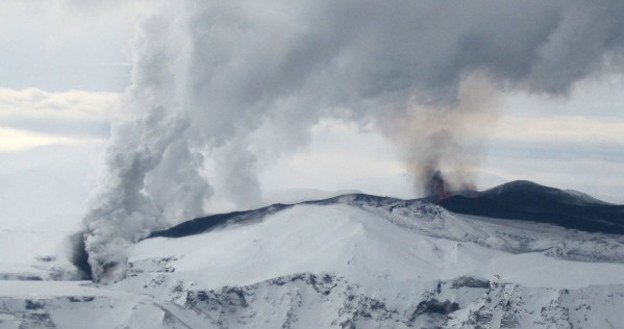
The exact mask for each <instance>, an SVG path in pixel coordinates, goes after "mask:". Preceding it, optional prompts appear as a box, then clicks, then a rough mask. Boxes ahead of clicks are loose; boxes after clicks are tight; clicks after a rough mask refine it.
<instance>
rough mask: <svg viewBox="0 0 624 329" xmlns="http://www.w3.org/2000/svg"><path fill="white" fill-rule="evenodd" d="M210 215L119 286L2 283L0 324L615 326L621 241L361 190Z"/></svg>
mask: <svg viewBox="0 0 624 329" xmlns="http://www.w3.org/2000/svg"><path fill="white" fill-rule="evenodd" d="M211 218H213V219H214V218H220V220H219V223H218V225H204V224H202V223H201V221H195V222H194V224H193V225H190V226H187V228H189V227H190V228H192V230H190V231H189V230H186V231H185V230H182V231H179V232H186V233H189V232H192V234H191V233H189V234H178V235H176V236H179V237H177V238H171V237H164V236H158V234H155V235H154V237H152V238H149V239H145V240H143V241H141V242H139V243H137V244H136V245H133V246H132V247H131V248H130V249H129V250H128V255H129V260H130V263H129V267H130V272H129V275H128V277H127V278H125V279H123V280H121V281H119V282H117V283H115V284H110V285H96V284H93V283H90V282H84V281H71V282H70V281H65V282H63V281H16V279H19V278H18V277H7V278H5V280H4V281H2V280H0V328H2V329H3V328H85V327H86V326H88V327H90V328H125V327H128V328H253V327H255V328H278V327H282V328H434V327H439V328H610V327H613V326H615V327H617V325H618V324H621V323H624V314H623V313H622V312H618V310H619V309H622V308H623V307H624V238H623V237H622V236H619V235H607V234H600V233H587V232H581V231H575V230H569V229H565V228H562V227H558V226H553V225H548V224H538V223H531V222H523V221H509V220H503V219H492V218H482V217H474V216H466V215H457V214H453V213H450V212H448V211H446V210H444V209H443V208H441V207H438V206H435V205H432V204H427V203H422V202H419V201H403V200H396V199H389V198H380V197H373V196H364V195H350V196H343V197H338V198H333V199H330V200H325V201H320V202H310V203H306V204H299V205H294V206H285V205H277V206H273V207H268V208H263V209H260V210H257V211H252V212H239V213H233V214H229V215H227V216H222V217H211ZM196 224H197V225H196ZM199 224H201V225H199ZM172 236H174V235H172ZM51 263H54V262H51ZM64 270H65V271H68V270H69V269H68V268H64ZM42 278H43V279H49V278H50V279H53V278H57V279H58V278H59V277H52V276H50V277H42ZM7 279H8V280H7ZM11 280H12V281H11Z"/></svg>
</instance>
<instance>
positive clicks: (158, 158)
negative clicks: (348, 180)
mask: <svg viewBox="0 0 624 329" xmlns="http://www.w3.org/2000/svg"><path fill="white" fill-rule="evenodd" d="M622 21H624V3H622V2H621V1H619V0H601V1H594V2H591V3H588V2H584V1H563V0H562V1H551V2H543V1H532V0H531V1H522V2H518V1H497V2H492V1H473V2H461V3H449V2H441V1H432V0H431V1H418V2H412V1H402V0H396V1H394V0H393V1H372V0H371V1H355V0H346V1H303V2H292V1H285V0H282V1H270V2H262V1H260V2H259V1H251V0H249V1H227V2H223V1H194V0H188V1H183V2H181V3H180V5H179V8H173V7H172V8H168V10H167V11H165V12H163V13H161V14H158V15H154V16H152V17H150V18H149V19H147V20H145V21H143V22H142V23H141V27H140V29H139V31H138V34H137V37H136V39H135V40H134V42H133V43H132V45H131V50H130V53H131V56H132V63H133V71H132V85H131V87H130V88H129V89H128V90H127V92H126V99H125V101H124V107H125V108H126V109H127V110H128V111H129V113H130V115H129V116H130V117H131V118H130V119H129V120H127V121H124V122H121V123H119V124H118V125H116V126H115V128H114V129H113V138H112V142H111V145H110V148H109V151H108V157H107V159H108V160H107V168H108V174H107V177H106V184H104V185H103V187H102V190H101V191H100V192H99V194H98V195H97V196H96V198H95V200H96V202H94V204H93V206H92V208H91V211H90V212H89V213H88V214H87V215H86V218H85V222H86V224H87V226H88V228H87V233H86V245H87V251H88V252H89V256H90V259H89V261H90V264H91V266H92V268H93V274H94V276H95V279H96V280H106V279H110V280H114V279H116V278H118V277H119V275H123V272H124V270H125V256H124V253H123V247H124V246H125V245H126V244H127V243H130V242H131V241H133V240H136V239H138V238H140V237H141V236H142V235H144V234H145V233H146V232H148V231H149V230H150V229H153V228H155V227H158V226H159V225H163V224H164V222H165V221H166V216H169V215H171V214H181V215H185V216H192V215H194V214H197V213H199V212H201V210H202V209H201V201H202V200H205V199H206V198H207V197H209V196H210V195H211V193H212V189H211V187H210V186H209V184H208V183H207V182H206V181H205V180H203V179H202V178H203V175H202V157H206V156H208V157H213V156H214V157H217V156H218V159H217V160H216V162H218V165H217V166H216V168H217V169H218V170H217V172H216V173H215V174H214V175H216V176H219V177H221V178H225V179H226V180H228V181H229V182H231V184H230V185H229V188H230V189H231V190H232V191H231V194H232V195H233V197H234V196H236V197H234V198H238V199H237V201H238V202H239V203H240V206H244V205H245V204H246V203H251V202H252V201H253V200H252V199H253V198H254V197H256V196H255V195H256V194H257V193H258V191H259V190H260V189H259V188H258V180H257V178H256V173H255V169H256V166H257V163H260V162H262V161H265V160H267V158H266V156H267V155H270V156H271V157H277V156H279V155H280V154H282V153H286V152H291V151H292V150H296V149H298V148H300V147H301V145H305V143H306V142H307V140H308V139H309V130H310V127H311V126H312V125H314V124H315V123H316V122H318V121H319V120H320V119H321V118H325V117H336V118H340V119H342V120H348V121H353V122H356V123H357V124H362V125H372V126H373V127H374V129H378V130H379V131H380V132H381V133H382V134H384V135H386V136H388V137H389V138H390V139H392V140H396V141H398V144H397V145H399V147H402V148H403V153H404V157H405V159H406V162H407V163H408V165H409V167H410V168H413V170H414V171H415V173H416V174H417V175H418V174H419V175H425V176H426V175H427V174H430V173H431V172H432V171H434V170H436V168H445V167H450V168H452V169H453V170H455V171H458V172H460V173H459V174H457V175H456V177H458V179H460V180H462V179H464V178H463V177H462V175H461V170H462V164H465V163H468V164H469V167H470V166H471V165H474V164H477V163H478V160H471V159H470V158H466V157H463V156H458V155H470V156H471V157H472V156H476V153H477V151H478V150H479V145H480V140H481V139H482V138H483V133H487V131H488V129H489V128H490V127H491V124H492V123H491V121H490V120H491V118H492V116H490V115H489V113H492V110H494V109H495V108H496V106H497V101H496V96H497V95H496V94H497V93H498V92H500V91H510V90H523V91H526V92H529V93H542V94H555V95H564V96H565V95H566V94H567V93H568V92H569V91H570V90H571V87H572V86H573V85H574V84H575V82H576V81H578V80H579V79H582V78H584V77H587V76H588V75H590V74H597V72H600V71H601V70H604V69H605V68H606V67H607V66H609V65H618V63H619V61H618V59H619V58H620V57H621V56H622V50H623V49H624V48H623V47H624V26H623V25H622V24H621V22H622ZM607 60H608V61H607ZM606 63H607V64H606ZM388 123H392V124H388ZM266 125H270V127H271V129H270V130H271V131H270V133H267V130H266V129H265V130H263V127H266ZM457 133H461V134H463V135H465V136H470V137H471V138H470V139H471V141H470V142H469V143H464V139H463V136H457ZM254 139H255V140H254ZM465 140H469V139H468V138H466V139H465ZM466 148H468V149H466ZM263 157H265V158H264V159H262V158H263ZM180 159H182V160H180ZM467 159H468V160H467ZM174 163H175V164H176V165H173V164H174ZM425 179H426V177H425ZM198 182H199V183H198ZM425 185H426V184H425ZM162 186H175V187H176V188H174V189H172V190H170V191H163V190H162V189H161V188H158V187H162ZM182 192H184V193H187V195H188V197H180V196H179V195H178V193H182ZM163 200H166V201H167V202H166V203H165V204H163V203H162V202H163ZM169 200H175V202H169Z"/></svg>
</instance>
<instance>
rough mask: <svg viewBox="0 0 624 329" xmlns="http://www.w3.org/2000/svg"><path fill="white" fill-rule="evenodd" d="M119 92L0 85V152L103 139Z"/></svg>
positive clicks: (115, 111) (116, 111)
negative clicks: (23, 87) (63, 90)
mask: <svg viewBox="0 0 624 329" xmlns="http://www.w3.org/2000/svg"><path fill="white" fill-rule="evenodd" d="M120 100H121V95H120V94H117V93H109V92H86V91H78V90H70V91H66V92H47V91H44V90H40V89H36V88H28V89H8V88H0V134H1V136H2V140H1V141H0V152H6V151H16V150H20V149H25V148H31V147H35V146H41V145H49V144H59V143H79V142H85V141H92V140H94V139H105V138H107V137H108V135H109V125H110V121H111V120H112V119H113V118H114V117H118V116H120V115H121V114H120V113H121V112H120V110H119V103H120Z"/></svg>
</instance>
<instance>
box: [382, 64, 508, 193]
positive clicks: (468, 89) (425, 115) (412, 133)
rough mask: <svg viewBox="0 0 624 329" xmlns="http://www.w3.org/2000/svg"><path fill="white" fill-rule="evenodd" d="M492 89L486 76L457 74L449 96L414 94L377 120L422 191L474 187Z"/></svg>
mask: <svg viewBox="0 0 624 329" xmlns="http://www.w3.org/2000/svg"><path fill="white" fill-rule="evenodd" d="M497 94H498V90H497V89H496V87H495V86H494V85H493V83H492V81H490V80H488V79H487V78H486V77H485V76H484V75H481V74H472V75H469V76H467V77H466V78H464V79H462V81H461V84H460V87H459V93H458V97H457V99H456V101H455V102H453V103H451V104H430V105H422V102H420V101H419V100H418V99H417V97H414V98H413V99H412V101H410V103H409V104H407V106H406V107H405V109H404V112H401V113H396V112H394V114H393V115H392V116H390V117H386V118H385V120H384V121H383V122H382V129H383V131H384V133H385V134H386V135H387V136H388V137H389V138H390V139H392V140H393V141H395V142H397V145H399V147H400V151H401V153H402V156H403V158H404V160H405V163H406V166H407V169H408V171H409V172H410V173H411V174H412V176H413V177H414V179H415V186H416V187H417V189H418V190H419V192H420V193H422V194H423V195H424V196H436V197H437V198H441V197H444V196H445V195H447V194H448V193H449V192H450V191H456V190H472V189H474V188H475V183H474V182H475V175H476V173H477V170H478V166H479V164H480V162H481V158H482V147H483V141H484V138H485V137H486V136H487V132H488V131H489V130H490V129H491V127H492V125H494V124H495V121H496V117H497V115H496V113H497V108H498V97H497Z"/></svg>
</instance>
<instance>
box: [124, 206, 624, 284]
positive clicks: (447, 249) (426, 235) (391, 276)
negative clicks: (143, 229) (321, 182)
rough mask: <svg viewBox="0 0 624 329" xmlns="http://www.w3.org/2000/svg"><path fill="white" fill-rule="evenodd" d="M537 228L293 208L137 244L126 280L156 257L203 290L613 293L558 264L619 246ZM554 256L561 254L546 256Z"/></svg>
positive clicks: (426, 213)
mask: <svg viewBox="0 0 624 329" xmlns="http://www.w3.org/2000/svg"><path fill="white" fill-rule="evenodd" d="M388 209H392V210H390V211H388ZM436 211H437V213H436ZM542 227H543V230H542V231H540V230H539V229H536V227H532V228H533V229H532V230H525V229H522V228H509V227H506V228H507V230H505V229H503V228H505V226H502V223H496V222H492V221H482V220H479V219H475V218H472V219H467V218H465V217H460V216H456V215H453V214H450V213H448V212H446V211H444V210H443V209H440V208H437V207H434V206H431V205H411V206H408V207H405V208H397V207H390V208H388V206H386V207H368V206H353V205H349V204H329V205H322V206H319V205H297V206H294V207H292V208H289V209H285V210H282V211H280V212H277V213H275V214H272V215H270V216H268V217H266V218H264V219H261V220H258V221H254V222H242V223H237V224H233V225H230V226H225V227H219V228H217V229H214V230H212V231H209V232H206V233H203V234H198V235H191V236H188V237H184V238H177V239H168V238H162V237H157V238H152V239H147V240H144V241H142V242H140V243H138V244H136V245H135V246H133V247H132V248H131V249H130V252H129V257H130V262H131V264H132V266H133V267H134V272H136V271H137V270H138V271H140V270H141V269H142V268H143V267H145V266H148V267H149V266H151V265H149V264H151V263H152V262H153V260H158V261H162V259H163V257H166V258H167V259H168V261H167V265H166V266H167V267H168V268H170V269H172V270H173V269H175V271H176V273H177V274H180V275H188V277H189V278H193V280H195V281H197V282H201V283H202V284H203V285H204V286H205V287H211V288H212V287H219V286H223V285H240V284H250V283H253V282H257V281H261V280H267V279H270V278H274V277H279V276H285V275H291V274H295V273H299V272H309V273H324V272H329V273H337V274H339V275H341V276H345V277H348V278H351V279H354V280H355V281H356V282H359V283H367V284H369V285H370V286H375V285H376V280H378V279H382V278H383V279H385V280H392V281H404V280H411V279H420V280H447V279H451V278H454V277H457V276H461V275H477V276H480V277H486V278H490V277H493V276H494V275H499V276H502V277H503V278H510V279H513V280H514V282H518V283H521V284H524V285H531V286H546V287H554V286H556V287H562V288H563V287H565V288H571V287H577V286H579V285H580V286H583V285H587V284H609V283H618V282H620V280H621V278H622V277H624V265H622V264H612V263H589V262H572V261H568V260H563V259H558V258H561V257H560V256H565V255H570V254H573V253H572V252H571V250H574V251H575V252H576V253H578V254H583V255H584V257H585V258H587V259H590V258H591V257H592V256H596V257H597V258H596V259H600V257H599V254H600V250H599V249H598V248H600V247H601V246H600V244H604V245H605V246H608V248H613V249H611V250H610V252H609V254H608V256H610V257H611V258H612V259H614V260H617V261H618V262H619V261H621V260H622V259H624V257H622V256H623V255H624V245H623V244H622V241H620V239H619V237H609V236H602V237H601V238H602V241H601V243H592V245H591V248H590V246H588V245H587V241H584V240H591V239H597V238H598V237H599V236H598V235H592V234H589V233H580V232H578V233H576V234H577V239H578V240H577V241H573V242H572V241H570V242H568V243H566V241H565V240H564V238H562V237H561V235H560V233H561V232H564V230H563V229H561V230H560V231H559V232H557V231H556V228H554V227H549V226H546V225H544V226H542ZM537 228H539V226H537ZM549 230H555V231H554V232H550V231H549ZM570 234H572V235H573V234H574V232H570ZM540 235H541V236H540ZM556 237H558V238H556ZM549 238H550V239H549ZM570 244H571V246H568V245H570ZM557 248H559V249H560V250H561V251H560V252H555V251H553V250H554V249H557ZM563 248H566V249H563ZM567 248H569V249H567ZM552 256H555V257H557V258H553V257H552ZM570 257H571V256H570ZM601 257H602V256H601ZM604 257H606V256H604ZM572 269H574V271H572V272H570V270H572ZM585 277H586V278H585Z"/></svg>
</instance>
